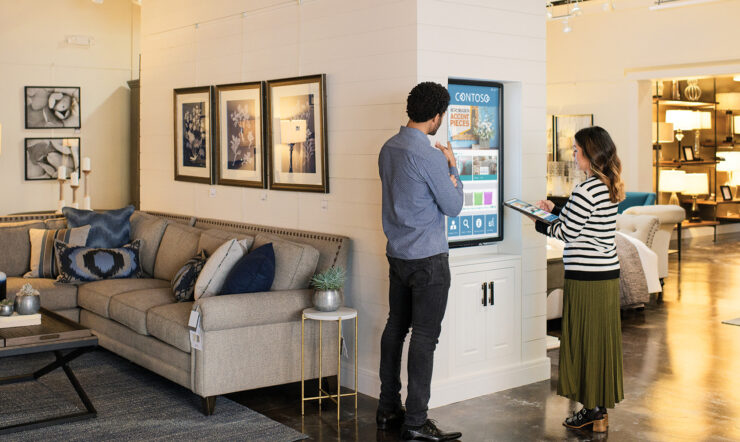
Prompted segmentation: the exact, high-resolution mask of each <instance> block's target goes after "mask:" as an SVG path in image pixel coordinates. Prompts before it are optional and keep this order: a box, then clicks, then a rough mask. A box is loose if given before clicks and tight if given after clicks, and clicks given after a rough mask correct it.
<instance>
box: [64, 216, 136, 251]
mask: <svg viewBox="0 0 740 442" xmlns="http://www.w3.org/2000/svg"><path fill="white" fill-rule="evenodd" d="M62 213H63V214H64V216H65V217H66V218H67V225H68V226H69V227H81V226H86V225H88V224H89V225H90V227H91V228H90V233H89V234H88V235H87V244H86V245H87V246H88V247H106V248H109V247H121V246H123V245H124V244H128V243H129V241H131V238H130V235H131V223H130V222H129V218H131V214H132V213H134V206H127V207H124V208H123V209H117V210H109V211H107V212H102V213H97V212H93V211H92V210H80V209H75V208H72V207H64V208H63V209H62Z"/></svg>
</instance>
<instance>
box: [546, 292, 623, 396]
mask: <svg viewBox="0 0 740 442" xmlns="http://www.w3.org/2000/svg"><path fill="white" fill-rule="evenodd" d="M562 328H563V334H562V338H561V339H560V379H559V381H558V394H559V395H561V396H565V397H567V398H569V399H572V400H574V401H577V402H580V403H582V404H583V406H584V407H586V408H594V407H596V406H604V407H607V408H613V407H614V404H615V403H617V402H619V401H621V400H622V399H624V388H623V385H622V327H621V321H620V318H619V279H610V280H606V281H576V280H572V279H566V280H565V287H564V290H563V320H562Z"/></svg>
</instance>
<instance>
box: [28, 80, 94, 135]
mask: <svg viewBox="0 0 740 442" xmlns="http://www.w3.org/2000/svg"><path fill="white" fill-rule="evenodd" d="M25 97H26V129H48V128H52V127H65V128H70V129H79V128H80V88H79V87H56V86H26V87H25Z"/></svg>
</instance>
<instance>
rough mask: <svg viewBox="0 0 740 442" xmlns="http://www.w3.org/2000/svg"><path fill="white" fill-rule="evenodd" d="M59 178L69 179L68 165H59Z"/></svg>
mask: <svg viewBox="0 0 740 442" xmlns="http://www.w3.org/2000/svg"><path fill="white" fill-rule="evenodd" d="M57 179H59V180H66V179H67V166H59V169H57Z"/></svg>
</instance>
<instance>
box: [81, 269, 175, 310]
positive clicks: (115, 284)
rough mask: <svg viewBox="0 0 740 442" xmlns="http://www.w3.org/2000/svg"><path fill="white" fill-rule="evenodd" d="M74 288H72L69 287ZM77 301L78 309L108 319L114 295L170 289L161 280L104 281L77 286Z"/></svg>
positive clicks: (166, 283)
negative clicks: (80, 308)
mask: <svg viewBox="0 0 740 442" xmlns="http://www.w3.org/2000/svg"><path fill="white" fill-rule="evenodd" d="M71 287H74V286H71ZM79 287H80V288H79V293H78V295H77V300H78V302H79V305H80V307H82V308H84V309H85V310H89V311H91V312H93V313H95V314H97V315H100V316H102V317H104V318H110V314H109V312H110V300H111V298H113V297H114V296H116V295H120V294H121V293H126V292H130V291H135V290H145V289H160V288H165V287H166V288H168V289H169V287H170V283H169V281H162V280H161V279H149V278H146V279H145V278H142V279H106V280H104V281H95V282H88V283H86V284H82V285H81V286H79Z"/></svg>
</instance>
